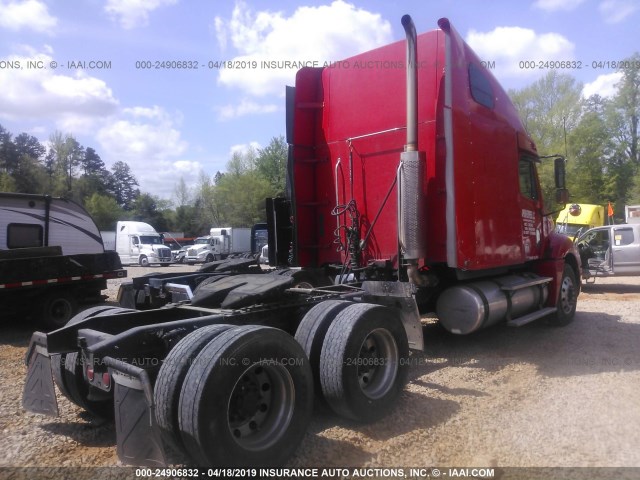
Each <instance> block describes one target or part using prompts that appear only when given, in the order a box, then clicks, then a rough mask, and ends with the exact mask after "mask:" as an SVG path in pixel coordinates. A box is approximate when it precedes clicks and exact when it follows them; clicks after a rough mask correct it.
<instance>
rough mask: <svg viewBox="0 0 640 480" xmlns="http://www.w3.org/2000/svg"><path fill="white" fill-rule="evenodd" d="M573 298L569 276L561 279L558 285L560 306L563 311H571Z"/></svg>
mask: <svg viewBox="0 0 640 480" xmlns="http://www.w3.org/2000/svg"><path fill="white" fill-rule="evenodd" d="M574 300H575V295H574V285H573V281H572V280H571V278H570V277H569V276H566V277H564V278H563V279H562V285H561V286H560V308H562V311H563V312H564V313H571V311H572V310H573V304H574Z"/></svg>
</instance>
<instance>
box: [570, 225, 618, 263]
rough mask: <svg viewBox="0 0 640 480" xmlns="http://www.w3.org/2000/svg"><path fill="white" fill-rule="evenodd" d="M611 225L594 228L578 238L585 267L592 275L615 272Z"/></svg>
mask: <svg viewBox="0 0 640 480" xmlns="http://www.w3.org/2000/svg"><path fill="white" fill-rule="evenodd" d="M611 231H612V230H611V227H602V228H594V229H592V230H589V231H587V232H586V233H585V234H584V235H583V236H581V237H580V238H579V239H578V243H577V245H578V249H579V250H580V257H581V259H582V266H583V268H588V269H589V271H590V273H591V274H592V275H597V274H599V275H603V274H604V275H611V274H613V273H615V271H614V266H613V254H612V253H613V252H612V246H611V245H612V243H611Z"/></svg>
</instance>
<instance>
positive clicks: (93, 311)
mask: <svg viewBox="0 0 640 480" xmlns="http://www.w3.org/2000/svg"><path fill="white" fill-rule="evenodd" d="M112 308H114V307H110V306H108V305H100V306H97V307H92V308H88V309H86V310H83V311H82V312H80V313H78V314H77V315H76V316H75V317H73V318H72V319H71V320H69V322H68V323H67V325H73V324H74V323H78V322H81V321H82V320H84V319H86V318H89V317H92V316H94V315H97V314H98V313H100V312H103V311H105V310H110V309H112ZM66 357H67V354H66V353H54V354H53V355H51V373H52V374H53V380H54V382H55V383H56V385H57V386H58V389H59V390H60V393H62V395H64V396H65V397H67V398H68V399H71V394H70V393H69V390H67V385H66V383H65V381H64V374H63V371H64V365H65V360H66Z"/></svg>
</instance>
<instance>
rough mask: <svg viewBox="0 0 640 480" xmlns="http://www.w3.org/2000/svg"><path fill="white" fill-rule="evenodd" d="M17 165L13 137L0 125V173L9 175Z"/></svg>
mask: <svg viewBox="0 0 640 480" xmlns="http://www.w3.org/2000/svg"><path fill="white" fill-rule="evenodd" d="M17 164H18V153H17V151H16V146H15V144H14V143H13V135H12V134H11V132H9V131H8V130H6V129H5V128H4V127H3V126H2V125H0V172H3V173H7V174H9V175H11V174H12V173H13V171H14V170H15V168H16V165H17Z"/></svg>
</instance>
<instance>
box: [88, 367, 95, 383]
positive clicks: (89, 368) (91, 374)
mask: <svg viewBox="0 0 640 480" xmlns="http://www.w3.org/2000/svg"><path fill="white" fill-rule="evenodd" d="M93 377H94V372H93V367H87V379H88V380H89V381H90V382H93Z"/></svg>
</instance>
